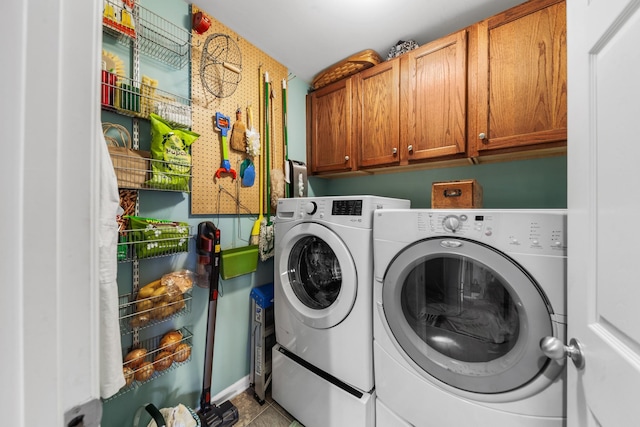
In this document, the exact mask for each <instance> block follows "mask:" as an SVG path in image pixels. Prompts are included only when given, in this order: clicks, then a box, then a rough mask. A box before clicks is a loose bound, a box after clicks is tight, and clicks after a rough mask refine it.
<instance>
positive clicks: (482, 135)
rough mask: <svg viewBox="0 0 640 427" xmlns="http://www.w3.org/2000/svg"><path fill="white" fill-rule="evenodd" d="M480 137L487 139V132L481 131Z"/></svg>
mask: <svg viewBox="0 0 640 427" xmlns="http://www.w3.org/2000/svg"><path fill="white" fill-rule="evenodd" d="M478 139H483V140H484V139H487V134H485V133H484V132H482V133H480V135H478Z"/></svg>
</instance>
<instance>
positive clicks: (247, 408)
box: [231, 388, 304, 427]
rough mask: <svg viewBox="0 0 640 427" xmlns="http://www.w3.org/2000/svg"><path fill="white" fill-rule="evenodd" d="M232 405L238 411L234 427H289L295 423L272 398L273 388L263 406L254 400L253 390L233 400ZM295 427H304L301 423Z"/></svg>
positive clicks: (268, 392)
mask: <svg viewBox="0 0 640 427" xmlns="http://www.w3.org/2000/svg"><path fill="white" fill-rule="evenodd" d="M231 403H233V404H234V405H235V407H236V408H237V409H238V422H237V423H236V424H234V427H289V426H291V424H292V423H293V422H294V421H295V419H294V418H293V416H291V414H289V413H288V412H287V411H285V410H284V409H283V408H282V406H280V405H278V403H277V402H276V401H274V400H273V399H272V398H271V388H269V389H267V393H266V396H265V402H264V403H263V404H262V405H260V404H259V403H258V402H257V401H256V399H254V398H253V390H252V389H248V390H246V391H244V392H242V393H240V394H239V395H237V396H236V397H234V398H233V399H231ZM295 425H296V426H300V427H304V426H302V424H299V423H296V424H295Z"/></svg>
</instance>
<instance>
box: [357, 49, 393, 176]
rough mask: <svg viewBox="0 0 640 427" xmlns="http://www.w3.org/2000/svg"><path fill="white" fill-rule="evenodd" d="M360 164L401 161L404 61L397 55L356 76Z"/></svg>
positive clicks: (387, 163) (389, 163)
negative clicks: (401, 72)
mask: <svg viewBox="0 0 640 427" xmlns="http://www.w3.org/2000/svg"><path fill="white" fill-rule="evenodd" d="M354 93H355V95H354V100H355V101H354V102H355V108H354V110H355V117H356V121H355V126H354V131H355V135H356V139H355V141H356V146H357V149H358V166H359V167H368V166H385V165H393V164H398V163H399V161H400V155H399V153H398V143H399V142H400V141H399V138H400V132H399V129H400V124H399V123H398V119H399V116H400V62H399V61H398V60H397V59H393V60H390V61H387V62H383V63H381V64H378V65H376V66H375V67H372V68H369V69H367V70H365V71H362V72H360V73H359V74H357V75H356V77H355V78H354Z"/></svg>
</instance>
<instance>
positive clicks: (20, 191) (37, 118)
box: [0, 0, 102, 427]
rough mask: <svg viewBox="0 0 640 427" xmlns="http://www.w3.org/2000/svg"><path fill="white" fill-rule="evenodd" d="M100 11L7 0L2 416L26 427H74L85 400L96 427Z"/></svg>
mask: <svg viewBox="0 0 640 427" xmlns="http://www.w3.org/2000/svg"><path fill="white" fill-rule="evenodd" d="M101 6H102V1H101V0H92V1H87V0H58V1H51V0H25V1H20V2H15V1H3V2H2V3H0V15H2V16H4V17H5V18H6V19H4V20H3V24H2V25H0V39H2V40H3V47H2V49H1V50H2V52H3V53H2V64H3V67H2V71H0V75H2V79H0V105H1V107H2V108H1V114H0V127H1V128H2V132H3V135H4V136H3V138H2V139H3V143H2V166H1V167H0V182H2V186H0V200H1V202H0V222H1V223H2V224H3V235H2V242H3V243H2V244H1V245H0V281H1V282H2V285H1V286H0V336H2V339H3V344H2V363H1V364H0V378H2V381H3V386H2V387H0V413H2V414H5V418H7V419H10V421H5V422H3V424H10V425H12V426H16V427H27V426H28V427H38V426H67V425H69V422H70V421H71V420H72V419H73V418H76V416H81V415H82V414H81V413H80V412H79V413H73V414H71V412H73V408H74V407H76V406H77V405H81V404H84V403H85V402H93V406H91V408H88V409H87V410H88V411H90V412H92V413H93V415H91V414H86V415H87V416H86V417H85V418H84V419H83V421H84V424H78V425H85V426H95V425H97V424H96V422H95V421H96V420H95V419H94V420H92V418H95V415H96V412H99V408H100V406H99V401H98V400H96V398H97V397H98V394H99V388H98V373H99V370H98V361H99V355H98V350H97V348H98V342H97V337H98V274H97V272H98V266H97V253H98V251H97V248H98V246H97V234H96V230H97V228H96V225H97V224H96V218H97V216H96V215H97V197H98V194H97V191H96V189H97V188H99V187H98V177H97V172H98V170H99V168H98V167H97V165H98V163H97V150H96V147H97V145H96V144H97V143H98V142H97V138H96V133H95V130H96V129H99V126H100V124H99V109H98V108H99V103H98V102H99V98H98V91H99V70H100V62H99V58H100V46H101V37H100V34H101V32H100V31H101V30H100V15H101ZM81 412H82V411H81ZM65 414H68V415H67V416H66V417H65Z"/></svg>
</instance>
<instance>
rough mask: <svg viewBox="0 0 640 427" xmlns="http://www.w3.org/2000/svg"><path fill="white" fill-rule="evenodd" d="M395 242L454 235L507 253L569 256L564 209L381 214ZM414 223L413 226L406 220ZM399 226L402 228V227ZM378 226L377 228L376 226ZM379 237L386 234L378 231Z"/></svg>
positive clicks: (416, 211) (430, 211)
mask: <svg viewBox="0 0 640 427" xmlns="http://www.w3.org/2000/svg"><path fill="white" fill-rule="evenodd" d="M380 214H381V215H382V217H387V219H386V220H383V221H379V223H380V224H381V225H382V224H384V225H383V227H385V228H387V229H389V228H390V227H389V224H390V223H392V222H395V223H396V224H395V226H394V227H391V229H389V230H388V238H389V239H390V240H392V241H394V240H398V236H401V237H400V240H401V241H405V242H408V241H416V240H420V239H425V238H430V237H441V236H451V237H460V238H465V239H471V240H476V241H480V242H483V243H485V244H487V245H490V246H493V247H496V248H498V249H500V250H503V251H505V252H511V251H515V252H524V253H536V254H540V255H542V254H548V255H555V256H562V255H566V250H567V246H566V245H567V239H566V212H565V211H563V210H560V209H558V210H544V211H536V210H524V209H513V210H445V209H412V210H411V211H410V212H409V213H404V214H399V215H398V214H394V213H392V212H391V211H387V212H383V213H380ZM409 219H411V220H413V221H414V222H413V224H414V225H413V226H410V225H409V224H408V223H407V221H408V220H409ZM400 224H402V226H401V227H400ZM376 227H377V226H376ZM376 234H377V235H378V236H384V235H386V234H387V231H385V230H380V229H378V230H377V233H376Z"/></svg>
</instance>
